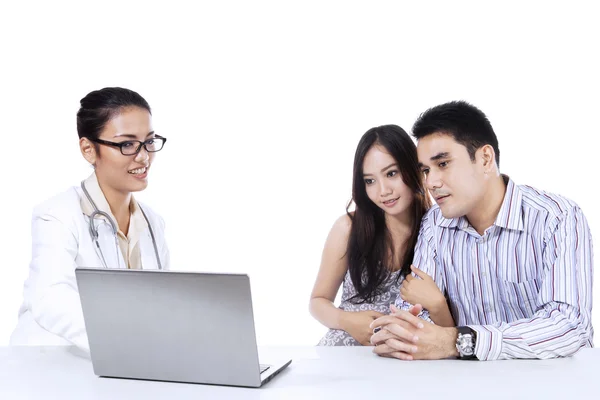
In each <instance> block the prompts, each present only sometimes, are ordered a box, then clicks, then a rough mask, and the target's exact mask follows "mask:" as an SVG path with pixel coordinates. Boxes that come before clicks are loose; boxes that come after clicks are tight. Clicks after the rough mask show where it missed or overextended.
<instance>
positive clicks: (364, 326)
mask: <svg viewBox="0 0 600 400" xmlns="http://www.w3.org/2000/svg"><path fill="white" fill-rule="evenodd" d="M384 315H385V314H382V313H380V312H377V311H346V312H344V314H343V315H342V323H341V326H342V329H344V330H345V331H346V332H348V333H349V334H350V336H352V337H353V338H354V339H355V340H356V341H357V342H359V343H360V344H362V345H363V346H371V335H373V330H372V329H371V322H373V321H374V320H376V319H377V318H379V317H383V316H384Z"/></svg>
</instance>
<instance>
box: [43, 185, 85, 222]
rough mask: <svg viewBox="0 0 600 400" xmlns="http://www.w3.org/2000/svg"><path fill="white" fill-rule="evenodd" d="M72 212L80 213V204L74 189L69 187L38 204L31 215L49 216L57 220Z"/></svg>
mask: <svg viewBox="0 0 600 400" xmlns="http://www.w3.org/2000/svg"><path fill="white" fill-rule="evenodd" d="M74 210H78V211H80V210H81V204H80V200H79V194H78V193H77V190H76V188H75V187H71V188H69V189H67V190H65V191H63V192H60V193H58V194H55V195H54V196H52V197H50V198H48V199H46V200H44V201H43V202H41V203H38V204H37V205H36V206H35V207H34V209H33V214H34V216H35V215H44V214H50V215H53V216H55V217H57V218H58V217H65V216H70V215H73V211H74Z"/></svg>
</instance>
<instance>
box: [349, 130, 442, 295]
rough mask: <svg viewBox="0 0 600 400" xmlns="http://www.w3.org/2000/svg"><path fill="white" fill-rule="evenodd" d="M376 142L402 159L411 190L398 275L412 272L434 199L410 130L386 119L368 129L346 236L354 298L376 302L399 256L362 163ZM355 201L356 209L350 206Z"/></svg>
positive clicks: (362, 141)
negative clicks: (370, 193)
mask: <svg viewBox="0 0 600 400" xmlns="http://www.w3.org/2000/svg"><path fill="white" fill-rule="evenodd" d="M375 145H379V146H382V147H383V148H385V149H386V151H387V152H388V153H389V154H390V155H391V156H392V157H393V158H394V160H395V161H396V162H397V163H398V169H399V170H400V174H401V176H402V180H403V181H404V183H405V184H406V185H407V186H408V187H409V188H410V189H411V190H412V191H413V193H414V201H413V204H412V206H411V207H412V216H413V226H412V234H411V235H410V237H409V239H408V241H407V243H406V246H407V250H406V252H405V254H404V257H403V258H402V262H401V265H402V266H401V272H400V276H406V275H408V274H409V273H410V265H411V263H412V259H413V256H414V247H415V245H416V243H417V237H418V235H419V227H420V224H421V218H422V217H423V215H424V214H425V212H426V211H427V209H428V208H429V206H430V205H431V203H430V199H429V197H428V196H427V195H426V193H425V190H424V187H423V178H422V174H421V171H420V168H419V162H418V159H417V147H416V146H415V144H414V142H413V141H412V139H411V138H410V136H409V135H408V134H407V133H406V132H405V131H404V129H402V128H400V127H399V126H397V125H383V126H379V127H376V128H372V129H369V130H368V131H367V132H366V133H365V134H364V135H363V137H362V138H361V139H360V141H359V142H358V146H357V148H356V153H355V154H354V171H353V180H352V200H350V202H349V203H348V207H346V213H347V214H348V216H349V217H350V219H351V220H352V228H351V230H350V238H349V240H348V249H347V253H346V254H347V256H348V262H349V265H348V269H349V271H350V277H351V278H352V282H353V284H354V288H355V289H356V292H357V294H356V295H355V296H354V297H353V298H352V301H353V302H355V303H365V302H372V301H373V299H374V297H375V296H377V295H378V294H380V293H379V287H380V285H381V284H382V283H383V282H384V281H385V280H386V279H388V278H389V276H390V274H391V271H392V270H393V269H394V268H392V265H391V264H390V263H393V260H394V259H395V257H394V254H395V251H394V248H393V243H392V238H391V234H390V232H389V230H388V228H387V226H386V223H385V212H384V211H383V210H382V209H381V208H380V207H378V206H377V205H376V204H374V203H373V202H372V201H371V200H370V199H369V196H368V195H367V190H366V188H365V179H364V176H363V164H364V160H365V156H366V155H367V152H368V151H369V150H370V149H371V148H372V147H373V146H375ZM352 203H354V204H355V205H356V208H355V211H354V213H351V212H350V206H351V205H352Z"/></svg>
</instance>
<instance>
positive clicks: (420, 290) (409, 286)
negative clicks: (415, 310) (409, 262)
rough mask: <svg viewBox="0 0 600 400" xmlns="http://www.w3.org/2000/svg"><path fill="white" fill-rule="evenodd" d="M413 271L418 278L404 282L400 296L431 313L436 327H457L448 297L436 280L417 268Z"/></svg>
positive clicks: (411, 278) (407, 278)
mask: <svg viewBox="0 0 600 400" xmlns="http://www.w3.org/2000/svg"><path fill="white" fill-rule="evenodd" d="M412 271H413V273H414V274H415V275H416V277H414V276H412V275H408V276H407V277H406V279H404V281H403V282H402V286H401V288H400V296H401V297H402V300H405V301H407V302H409V303H411V304H421V305H422V306H423V308H425V309H427V311H429V316H430V317H431V320H432V321H433V322H435V323H436V325H440V326H444V327H452V326H456V325H455V323H454V319H453V318H452V314H451V313H450V308H449V307H448V302H447V301H446V297H444V294H443V293H442V292H441V291H440V289H439V288H438V286H437V285H436V283H435V282H434V280H433V279H432V278H431V277H430V276H429V275H427V274H426V273H425V272H423V271H421V270H420V269H418V268H417V267H415V266H412Z"/></svg>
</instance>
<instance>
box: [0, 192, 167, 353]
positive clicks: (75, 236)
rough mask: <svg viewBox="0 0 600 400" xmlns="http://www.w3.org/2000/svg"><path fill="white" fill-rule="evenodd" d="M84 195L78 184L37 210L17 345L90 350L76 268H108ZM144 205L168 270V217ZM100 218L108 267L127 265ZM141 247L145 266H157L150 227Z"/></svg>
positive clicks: (14, 338) (12, 341)
mask: <svg viewBox="0 0 600 400" xmlns="http://www.w3.org/2000/svg"><path fill="white" fill-rule="evenodd" d="M83 196H85V195H84V194H83V191H82V190H81V188H80V187H73V188H71V189H69V190H68V191H66V192H64V193H61V194H59V195H57V196H55V197H53V198H51V199H49V200H47V201H46V202H44V203H42V204H41V205H39V206H37V207H36V208H35V209H34V212H33V219H32V229H31V233H32V239H33V246H32V258H31V263H30V265H29V276H28V278H27V280H26V281H25V285H24V290H23V304H22V305H21V308H20V310H19V321H18V324H17V327H16V329H15V330H14V332H13V334H12V336H11V338H10V344H11V345H72V344H74V345H76V346H77V347H79V348H80V349H82V350H84V351H87V352H89V344H88V338H87V333H86V330H85V324H84V319H83V312H82V309H81V302H80V299H79V292H78V290H77V282H76V279H75V268H76V267H92V268H102V267H103V266H104V265H103V264H102V261H101V258H100V257H99V256H98V253H97V252H96V250H94V247H95V244H94V242H93V241H92V238H91V236H90V232H89V225H88V221H89V217H88V216H86V215H84V214H83V212H82V209H81V199H82V197H83ZM138 204H139V205H140V207H142V209H143V210H144V212H145V213H146V216H147V217H148V221H149V223H150V225H151V226H152V230H153V232H154V236H155V238H156V244H157V247H158V252H159V255H160V261H161V264H162V267H163V270H167V269H169V250H168V248H167V244H166V241H165V236H164V221H163V219H162V218H161V217H160V216H159V215H157V214H155V213H154V212H153V211H152V210H151V209H150V208H149V207H148V206H146V205H144V204H140V203H139V202H138ZM95 221H96V226H98V227H99V229H98V230H99V233H100V237H99V241H100V245H101V248H102V254H103V255H104V257H105V259H106V262H107V265H108V266H109V267H110V268H117V266H120V267H121V268H125V264H124V260H123V256H122V255H121V251H120V249H119V248H118V246H116V245H115V236H114V234H113V232H112V230H111V228H110V226H109V225H108V223H107V222H103V219H101V218H96V220H95ZM139 246H140V253H141V263H142V268H143V269H157V268H158V265H157V262H156V255H155V251H154V246H153V244H152V238H151V236H150V231H149V229H148V227H146V228H145V230H144V231H143V232H142V234H141V236H140V239H139ZM118 257H121V258H120V259H119V258H118ZM119 260H120V262H119ZM100 300H101V299H100Z"/></svg>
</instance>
